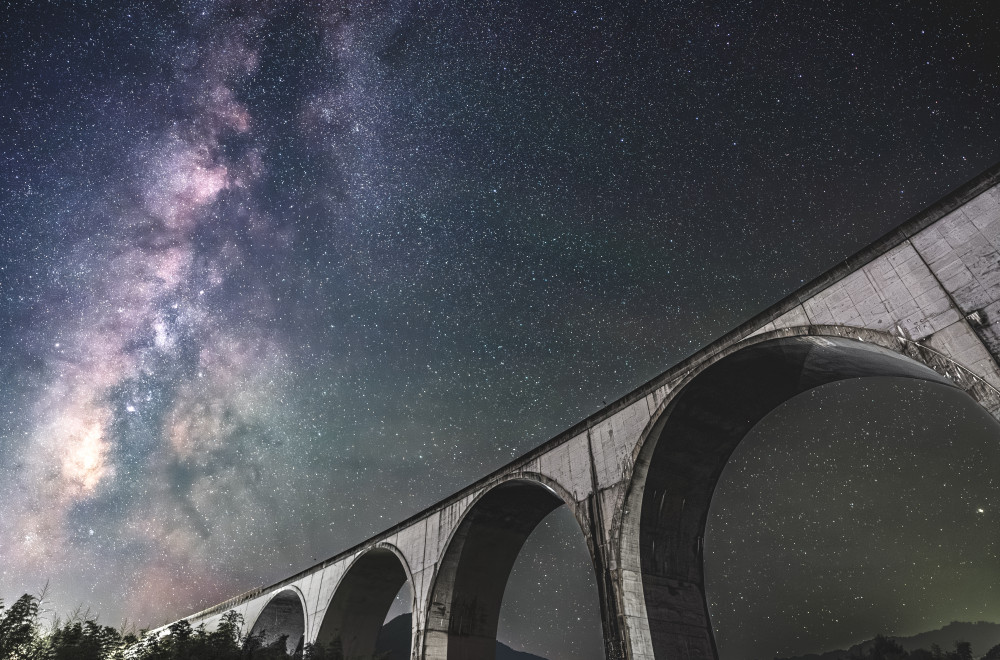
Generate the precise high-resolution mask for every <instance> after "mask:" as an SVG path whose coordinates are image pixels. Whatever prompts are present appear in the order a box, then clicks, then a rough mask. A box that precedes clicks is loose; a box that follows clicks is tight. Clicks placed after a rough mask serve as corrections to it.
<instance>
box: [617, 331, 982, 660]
mask: <svg viewBox="0 0 1000 660" xmlns="http://www.w3.org/2000/svg"><path fill="white" fill-rule="evenodd" d="M824 333H829V334H824ZM852 335H854V336H856V337H857V338H852ZM862 340H863V341H862ZM904 351H905V353H906V355H904V354H903V352H904ZM929 365H930V366H929ZM931 366H933V367H935V368H936V369H938V370H940V371H943V372H946V373H949V374H952V377H953V378H955V379H956V380H958V381H959V382H963V381H969V380H970V379H972V380H978V379H976V377H975V376H974V375H972V374H971V372H968V370H965V369H964V368H962V367H960V366H959V365H957V364H955V363H953V362H950V361H949V360H947V359H946V358H944V357H943V356H941V355H939V354H933V355H931V354H928V353H926V352H925V351H924V349H922V348H920V347H918V346H916V345H914V344H913V343H911V342H908V341H906V340H901V339H897V338H895V337H891V336H890V335H886V334H884V333H878V332H873V331H868V330H854V329H849V328H833V327H831V328H815V327H813V328H796V329H790V330H784V331H779V332H776V333H772V335H771V336H770V337H768V336H765V337H762V338H754V339H752V340H750V341H748V342H746V343H744V344H740V345H736V346H734V347H732V349H731V350H730V351H729V352H727V353H725V354H724V355H721V356H717V357H716V358H715V360H714V361H713V362H712V363H711V364H709V365H708V366H705V367H703V368H702V369H700V370H698V371H696V372H695V373H693V374H691V375H689V376H688V378H687V380H686V381H685V383H684V384H683V386H682V387H680V388H678V389H676V390H675V391H674V393H673V395H672V397H671V398H670V399H669V400H667V401H666V402H664V403H663V404H662V406H661V408H660V411H659V412H658V414H657V415H656V416H655V417H654V419H653V421H651V422H650V425H649V427H648V428H647V432H646V434H645V438H644V439H643V441H642V442H641V444H640V447H639V448H638V450H637V454H636V455H635V470H634V474H633V478H632V482H631V484H630V487H629V492H628V495H627V496H626V504H625V508H624V513H623V517H622V521H621V527H620V534H621V539H620V548H621V561H622V573H623V576H622V577H623V579H624V581H625V582H626V584H628V583H631V584H638V585H639V586H641V592H640V593H636V591H635V590H633V591H632V592H631V594H629V593H626V594H624V595H623V609H624V614H625V616H626V619H627V620H628V621H629V625H628V633H627V634H628V636H629V638H630V647H631V648H632V651H633V653H632V657H633V658H637V659H638V658H696V659H705V660H709V659H712V658H717V657H718V650H717V648H716V645H715V638H714V635H713V632H712V626H711V621H710V618H709V613H708V606H707V601H706V595H705V588H704V587H705V585H704V572H703V562H702V559H703V551H704V542H703V537H704V531H705V524H706V520H707V516H708V510H709V505H710V503H711V499H712V494H713V492H714V490H715V486H716V483H717V482H718V479H719V476H720V474H721V473H722V470H723V468H724V467H725V465H726V462H727V461H728V460H729V457H730V455H731V454H732V452H733V450H734V449H735V448H736V446H737V445H738V444H739V443H740V441H741V440H742V439H743V438H744V437H745V436H746V434H747V433H748V432H749V431H750V429H751V428H753V426H755V425H756V424H757V423H758V422H759V421H760V420H761V419H763V418H764V417H765V416H766V415H767V414H768V413H770V412H771V411H772V410H774V409H775V408H777V407H778V406H779V405H781V404H782V403H784V402H785V401H788V400H789V399H791V398H793V397H795V396H797V395H799V394H801V393H803V392H806V391H808V390H811V389H813V388H816V387H819V386H821V385H825V384H828V383H833V382H837V381H842V380H848V379H856V378H867V377H884V376H889V377H902V378H912V379H918V380H923V381H928V382H933V383H939V384H942V385H946V386H950V387H953V388H956V389H960V390H964V391H967V392H969V393H970V394H973V395H975V393H976V389H977V388H982V387H983V384H982V383H981V382H975V383H971V382H967V383H966V384H967V385H968V386H967V387H965V386H963V387H960V386H959V385H958V384H956V382H955V381H953V380H952V379H951V378H948V377H945V376H943V375H941V374H940V373H938V371H936V370H935V368H931ZM973 398H978V397H977V396H973ZM980 403H982V402H981V401H980Z"/></svg>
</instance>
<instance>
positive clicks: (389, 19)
mask: <svg viewBox="0 0 1000 660" xmlns="http://www.w3.org/2000/svg"><path fill="white" fill-rule="evenodd" d="M997 12H998V8H997V6H996V4H995V3H981V4H969V5H967V6H962V7H959V6H951V5H950V6H949V7H948V8H947V9H944V8H942V7H940V6H938V5H935V4H932V3H924V4H917V5H907V6H905V7H896V6H891V5H885V6H879V7H876V8H871V7H868V6H863V5H858V6H853V5H847V4H829V5H826V4H824V5H817V6H809V7H795V6H789V5H784V4H781V3H764V4H754V5H744V4H732V3H725V4H724V5H721V6H719V7H711V6H705V5H703V4H702V3H693V2H662V3H646V4H642V5H636V6H632V5H629V4H627V3H626V4H623V3H610V4H607V5H601V4H598V3H583V4H579V3H571V2H556V3H552V4H546V6H544V7H543V6H541V5H540V4H539V3H531V2H501V1H493V2H486V3H475V4H474V6H470V5H468V3H465V4H463V3H454V4H447V3H437V2H372V3H361V4H355V3H346V4H335V3H330V2H291V1H288V2H273V3H269V2H253V1H249V0H246V1H244V0H232V1H222V0H205V1H202V2H179V3H172V2H171V3H129V2H122V3H108V2H101V3H90V2H72V3H70V2H67V3H55V4H52V5H46V6H44V7H43V6H41V5H38V4H36V3H31V2H14V3H7V4H6V5H5V11H4V12H0V14H2V18H0V21H2V22H3V37H4V38H3V39H2V40H0V41H2V42H3V43H2V44H0V62H3V64H2V65H0V66H2V68H0V76H2V78H0V94H2V97H0V98H2V112H0V140H2V142H0V163H2V164H0V222H2V228H0V229H2V231H0V297H2V309H0V341H2V343H0V374H2V377H3V383H4V384H3V387H2V388H0V411H2V415H0V497H2V501H3V510H2V511H3V515H2V517H0V557H3V559H4V562H3V565H2V567H0V596H2V597H3V598H4V599H10V598H12V597H16V595H18V594H19V593H21V592H23V591H37V590H39V589H40V588H41V587H42V585H44V584H45V582H46V581H48V582H49V584H50V594H51V603H52V605H51V607H52V608H53V609H55V610H59V611H62V612H66V611H69V610H72V609H73V607H75V606H76V605H77V604H80V603H85V604H87V605H89V606H91V607H92V608H93V609H94V610H97V611H100V612H101V613H102V616H103V618H104V620H105V621H108V622H111V623H116V622H117V621H118V620H119V618H120V617H122V616H128V617H129V618H131V619H133V620H136V621H138V622H139V624H140V625H155V624H158V623H161V622H163V621H166V620H170V619H173V618H176V617H179V616H182V615H184V614H186V613H189V612H191V611H194V610H196V609H199V608H201V607H203V606H207V605H210V604H213V603H215V602H218V601H220V600H223V599H225V598H227V597H230V596H232V595H234V594H236V593H239V592H240V591H243V590H245V589H249V588H253V587H256V586H260V585H262V584H266V583H268V582H270V581H273V580H276V579H279V578H282V577H284V576H286V575H288V574H290V573H291V572H293V571H295V570H298V569H301V568H303V567H305V566H308V565H310V564H312V563H314V561H315V560H317V559H321V558H324V557H327V556H330V555H332V554H334V553H336V552H337V551H339V550H341V549H343V548H345V547H348V546H349V545H351V544H353V543H356V542H358V541H361V540H363V539H364V538H366V537H368V536H369V535H371V534H373V533H375V532H377V531H379V530H381V529H383V528H385V527H387V526H388V525H390V524H392V523H393V522H396V521H399V520H401V519H403V518H404V517H406V516H407V515H409V514H411V513H414V512H416V511H418V510H419V509H421V508H423V507H425V506H427V505H429V504H431V503H432V502H434V501H436V500H437V499H439V498H441V497H444V496H445V495H447V494H449V493H450V492H452V491H454V490H455V489H457V488H459V487H461V486H462V485H464V484H466V483H468V482H471V481H472V480H474V479H476V478H478V477H480V476H482V475H483V474H485V473H486V472H488V471H489V470H491V469H494V468H496V467H498V466H500V465H502V464H504V463H505V462H507V461H509V460H510V459H511V458H512V457H514V456H516V455H517V454H519V453H521V452H524V451H526V450H527V449H529V448H531V447H533V446H535V445H537V444H538V443H539V442H541V441H543V440H545V439H547V438H548V437H551V436H552V435H554V434H556V433H557V432H559V431H561V430H562V429H564V428H566V427H568V426H569V425H571V424H573V423H575V422H576V421H578V420H579V419H581V418H583V417H584V416H585V415H587V414H589V413H591V412H593V411H595V410H596V409H598V408H599V407H600V406H601V405H602V404H603V402H610V401H613V400H614V399H615V398H617V397H618V396H620V395H621V394H623V393H624V392H626V391H628V390H629V389H631V388H632V387H634V386H636V385H638V384H640V383H642V382H644V381H645V380H647V379H649V378H651V377H652V376H654V375H656V374H657V373H659V372H661V371H662V370H663V369H665V368H666V367H667V366H669V365H671V364H673V363H674V362H676V361H678V360H680V359H681V358H683V357H684V356H686V355H687V354H689V353H690V352H691V351H693V350H695V349H696V348H698V347H700V346H701V345H703V344H704V343H706V342H707V341H709V340H711V339H712V338H713V337H715V336H717V335H719V334H721V333H722V332H724V331H725V330H727V329H728V328H730V327H732V326H733V325H735V324H737V323H739V322H741V321H743V320H745V319H746V318H748V317H749V316H750V315H752V314H753V313H754V312H756V311H758V310H759V309H761V308H762V307H764V306H765V305H767V304H769V303H771V302H774V301H776V300H778V299H780V298H781V297H782V296H784V295H786V294H787V293H788V292H789V291H791V290H793V289H794V288H795V287H797V286H799V285H800V284H801V283H802V282H803V281H805V280H808V279H810V278H811V277H813V276H815V275H817V274H818V273H820V272H822V271H824V270H825V269H826V268H828V267H829V266H830V265H832V264H833V263H835V262H836V261H837V260H838V259H841V258H843V257H844V256H845V255H846V254H849V253H850V252H851V251H853V250H855V249H857V248H859V247H861V246H863V245H865V244H867V243H868V242H869V241H871V240H872V239H874V238H875V237H877V236H878V235H880V234H881V233H883V232H885V231H886V230H888V229H889V228H891V227H893V226H895V225H896V224H898V223H900V222H902V221H903V220H905V219H906V218H907V217H908V216H909V215H911V214H913V213H915V212H917V211H919V210H920V209H921V208H923V207H924V206H926V205H927V204H929V203H931V202H933V201H935V200H936V199H937V198H939V197H940V196H942V195H943V194H945V193H946V192H948V190H950V189H951V188H953V187H955V186H957V185H959V184H961V183H963V182H964V181H965V180H967V179H968V178H971V177H972V176H973V175H975V174H976V173H978V172H979V171H981V170H982V169H984V168H985V167H987V166H988V165H990V164H992V162H993V161H995V160H996V159H997V158H998V157H1000V151H998V149H997V144H998V139H1000V122H998V121H996V114H995V113H996V111H995V108H996V107H998V104H1000V86H998V81H1000V73H998V71H1000V68H998V67H997V62H998V61H1000V60H998V57H1000V53H998V46H997V42H996V39H995V28H996V26H997V24H998V22H1000V21H998V18H1000V16H998V14H997ZM780 515H783V514H777V513H776V514H775V516H779V517H780ZM563 522H565V521H563ZM560 524H561V523H558V521H555V522H553V523H552V525H554V527H553V529H559V530H566V529H571V527H567V526H566V525H564V524H563V525H562V526H561V527H560V526H559V525H560ZM727 524H729V523H727ZM556 536H558V534H557V535H556ZM564 536H565V535H564ZM554 543H555V542H554ZM559 543H563V544H570V545H572V544H576V545H572V548H571V549H565V548H564V549H565V552H567V553H568V555H567V556H570V557H573V559H572V560H570V561H568V562H566V565H565V566H560V567H557V568H553V569H552V572H551V574H548V575H547V577H546V580H549V581H548V582H545V584H546V585H547V586H546V589H547V590H548V591H550V592H555V595H553V596H552V600H546V599H545V598H541V599H538V598H534V599H532V598H531V597H529V596H525V597H524V599H523V600H522V601H516V602H519V603H520V604H519V605H517V606H516V607H521V608H527V607H530V605H529V604H528V602H529V601H532V602H540V603H543V604H544V603H554V602H557V601H558V600H559V599H560V598H561V599H562V601H563V602H568V603H574V605H572V606H570V607H569V608H568V610H569V612H568V613H567V614H566V616H567V619H566V621H563V622H562V623H560V624H556V623H553V624H551V626H552V627H557V626H559V625H561V626H564V627H565V630H566V631H568V632H566V635H567V636H568V637H569V638H572V639H574V640H577V641H576V642H568V641H564V642H560V643H561V644H563V645H564V648H567V649H569V651H567V656H566V657H569V655H570V652H572V653H577V654H578V655H580V656H587V653H593V649H594V648H596V647H597V645H596V644H595V643H594V642H593V632H594V623H593V617H594V616H596V615H595V610H594V607H593V602H592V601H593V597H594V596H593V591H594V586H593V585H594V583H593V578H592V576H590V575H588V573H587V571H588V570H589V569H588V568H587V567H586V565H585V563H586V562H585V554H582V551H581V548H583V545H582V541H581V539H579V538H572V539H564V540H563V541H561V542H559ZM557 545H558V544H557ZM550 550H551V548H550ZM543 555H544V552H543ZM540 556H542V555H540ZM581 557H583V559H581ZM734 561H738V560H734ZM519 570H520V569H519ZM733 574H734V575H736V574H739V570H738V567H737V568H734V569H733ZM525 575H526V576H528V575H529V573H525ZM519 579H520V578H519ZM834 580H835V578H834ZM537 583H538V580H536V579H530V578H529V577H525V578H524V580H523V583H519V584H520V585H521V586H519V587H518V589H516V590H515V589H512V592H513V591H518V590H524V589H528V588H529V586H526V585H530V584H536V585H537ZM737 591H739V589H737ZM741 593H742V592H741ZM512 598H514V597H513V596H512ZM512 602H515V601H512ZM548 609H549V610H550V611H551V609H552V607H549V608H548ZM546 616H547V615H546ZM588 617H589V618H588ZM543 620H544V621H547V620H548V619H546V618H545V616H543V615H541V614H540V615H538V616H535V617H523V616H519V615H518V616H515V615H511V617H510V618H508V619H505V620H504V621H505V623H504V626H507V628H505V629H508V630H511V636H512V637H516V636H517V635H518V634H520V635H521V636H522V638H523V639H524V640H527V641H525V643H526V644H528V643H529V642H531V643H535V644H536V646H534V647H533V648H541V645H543V642H544V641H545V639H549V640H551V638H552V637H551V634H550V633H551V631H546V630H541V628H542V627H543V624H540V623H538V622H539V621H543ZM518 621H520V623H518ZM741 625H745V626H748V627H752V626H753V625H754V624H753V623H752V621H751V622H742V623H741ZM519 630H520V632H518V631H519ZM844 634H845V635H846V634H847V633H844ZM859 634H861V633H859ZM829 639H833V637H832V636H831V637H830V638H829ZM532 640H534V641H532ZM581 640H582V641H581ZM817 643H818V642H817ZM573 644H577V645H578V646H573ZM529 645H530V644H529ZM558 645H559V643H557V644H555V645H554V646H555V647H558ZM546 652H547V653H551V654H553V657H555V655H554V654H556V651H555V650H552V651H546Z"/></svg>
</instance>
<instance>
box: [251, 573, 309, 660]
mask: <svg viewBox="0 0 1000 660" xmlns="http://www.w3.org/2000/svg"><path fill="white" fill-rule="evenodd" d="M305 630H306V615H305V611H304V610H303V609H302V599H301V598H299V594H298V593H297V592H295V591H293V590H292V589H285V590H284V591H281V592H279V593H277V594H276V595H275V596H274V598H272V599H271V600H270V601H268V603H267V605H265V606H264V609H263V610H261V613H260V615H258V616H257V620H256V621H254V624H253V628H251V629H250V635H251V636H254V637H257V636H259V637H260V638H261V642H262V643H263V645H264V646H266V647H267V646H280V645H281V643H282V640H284V649H285V652H286V653H288V654H289V655H292V654H296V653H299V654H301V653H302V647H303V642H304V641H305Z"/></svg>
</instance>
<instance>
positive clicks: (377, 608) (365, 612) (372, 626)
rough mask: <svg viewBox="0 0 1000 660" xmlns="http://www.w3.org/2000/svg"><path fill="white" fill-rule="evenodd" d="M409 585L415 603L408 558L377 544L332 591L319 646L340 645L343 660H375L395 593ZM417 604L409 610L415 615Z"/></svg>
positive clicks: (357, 558)
mask: <svg viewBox="0 0 1000 660" xmlns="http://www.w3.org/2000/svg"><path fill="white" fill-rule="evenodd" d="M407 582H409V583H410V585H411V589H410V594H411V595H410V597H411V601H415V598H416V589H414V588H412V585H413V578H412V573H411V571H410V567H409V565H408V564H407V561H406V557H404V556H403V553H401V552H400V551H399V549H398V548H396V547H395V546H394V545H392V544H391V543H385V542H382V543H378V544H377V545H375V546H374V547H373V548H371V549H370V550H367V551H365V552H363V553H361V554H360V555H358V556H357V557H355V559H354V561H353V562H351V565H350V566H349V567H348V569H347V570H346V571H345V572H344V575H343V576H342V577H341V578H340V581H339V582H338V583H337V586H336V588H335V589H334V591H333V596H332V597H331V598H330V603H329V605H328V606H327V608H326V612H325V614H324V615H323V621H322V623H321V624H320V627H319V632H318V633H317V636H316V643H317V644H321V645H339V647H340V651H341V654H342V657H344V658H371V657H375V645H376V642H377V641H378V636H379V631H380V630H381V629H382V624H383V622H384V621H385V617H386V615H387V614H388V612H389V609H390V608H391V607H392V603H393V601H394V600H395V598H396V594H397V593H399V590H400V589H401V588H402V587H403V585H404V584H406V583H407ZM414 605H415V602H411V603H410V608H411V609H410V611H411V612H414V616H416V612H417V609H416V607H414ZM411 644H412V641H411Z"/></svg>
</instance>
